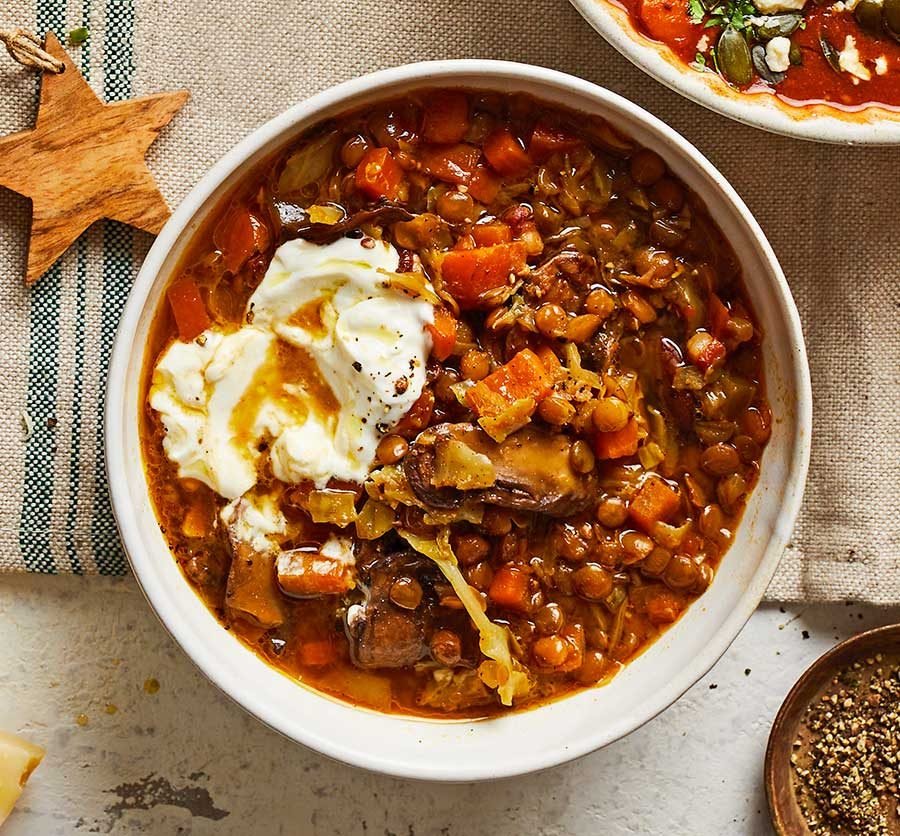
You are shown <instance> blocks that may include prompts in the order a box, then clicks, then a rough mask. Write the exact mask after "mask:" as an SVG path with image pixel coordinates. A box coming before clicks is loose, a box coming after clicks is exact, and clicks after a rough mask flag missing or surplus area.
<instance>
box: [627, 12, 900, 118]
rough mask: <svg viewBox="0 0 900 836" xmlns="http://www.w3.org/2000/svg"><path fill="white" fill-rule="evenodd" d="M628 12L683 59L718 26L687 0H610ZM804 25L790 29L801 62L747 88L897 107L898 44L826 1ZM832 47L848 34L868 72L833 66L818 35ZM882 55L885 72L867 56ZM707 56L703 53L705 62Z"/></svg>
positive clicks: (797, 99) (795, 99) (796, 99)
mask: <svg viewBox="0 0 900 836" xmlns="http://www.w3.org/2000/svg"><path fill="white" fill-rule="evenodd" d="M610 2H614V3H615V4H616V5H618V6H620V7H621V8H623V9H624V10H625V11H627V12H628V15H629V18H630V19H631V22H632V25H633V26H634V28H635V29H636V30H637V31H638V32H640V33H641V34H642V35H645V36H646V37H648V38H650V39H651V40H654V41H658V42H660V43H664V44H666V46H668V47H669V48H670V49H671V50H672V52H674V53H675V55H676V56H677V57H678V58H680V59H681V60H682V61H684V62H685V63H686V64H692V63H693V62H694V61H695V59H696V56H697V42H698V41H699V40H700V39H701V38H702V37H703V35H707V36H708V38H709V42H710V43H711V44H715V42H716V40H717V38H718V36H719V32H720V29H719V28H718V27H710V28H704V26H703V24H696V23H692V22H691V19H690V16H689V14H688V7H687V0H610ZM804 17H805V20H806V26H805V28H803V29H799V30H797V31H796V32H794V34H793V35H791V41H792V43H794V44H796V45H797V46H798V47H799V48H800V51H801V54H802V56H803V63H802V65H801V66H792V67H791V68H790V69H789V70H788V72H787V74H786V77H785V79H784V81H782V82H781V83H780V84H778V85H776V86H775V87H771V86H769V85H768V84H765V83H762V82H760V81H759V80H758V79H757V81H756V82H755V83H754V84H753V85H751V87H750V88H748V89H749V92H752V93H760V92H771V93H774V94H775V95H777V96H778V97H779V98H780V99H782V100H784V101H785V102H787V103H789V104H791V105H800V106H802V105H809V104H816V103H828V104H831V105H835V106H838V107H842V108H848V109H858V108H862V107H866V106H869V105H873V104H879V105H885V106H888V107H895V108H900V44H898V43H897V42H895V41H893V40H891V39H890V38H887V37H883V38H876V37H874V36H872V35H869V34H867V33H866V32H865V31H864V30H863V29H862V28H861V27H860V26H859V25H858V24H857V22H856V21H855V20H854V18H853V16H852V15H851V14H850V13H847V12H836V11H834V10H833V9H832V4H830V3H829V4H828V5H823V6H813V5H812V4H809V5H808V7H807V11H806V12H805V14H804ZM820 34H821V35H824V37H825V38H826V39H827V40H828V42H829V43H831V44H832V45H833V46H834V48H835V49H836V50H837V51H840V50H842V49H843V48H844V44H845V40H846V37H847V36H848V35H850V36H852V37H853V38H854V39H855V41H856V48H857V50H858V51H859V56H860V60H861V61H862V62H863V63H864V64H865V65H866V67H867V68H868V69H869V70H870V72H871V73H872V77H871V79H869V80H868V81H863V80H861V79H858V78H856V77H855V76H854V75H851V74H850V73H848V72H836V71H835V70H834V69H832V68H831V66H830V65H829V64H828V62H827V61H826V60H825V56H824V55H823V53H822V48H821V46H820V44H819V36H820ZM880 56H883V57H884V59H885V61H886V64H887V72H886V73H885V74H884V75H879V74H877V73H876V72H875V70H874V67H873V62H874V61H875V59H876V58H878V57H880ZM710 63H711V62H709V60H708V59H707V64H708V65H709V64H710Z"/></svg>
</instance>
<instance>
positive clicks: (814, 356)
mask: <svg viewBox="0 0 900 836" xmlns="http://www.w3.org/2000/svg"><path fill="white" fill-rule="evenodd" d="M598 2H600V0H598ZM11 25H21V26H28V27H31V28H32V29H34V30H36V31H40V32H43V31H45V30H47V29H53V30H54V31H56V32H57V34H59V35H60V36H64V35H65V34H66V33H67V32H68V31H69V30H70V29H72V28H75V27H77V26H85V27H87V28H88V29H89V30H90V38H89V39H88V41H87V43H86V44H85V45H84V46H83V47H80V48H79V49H73V50H72V51H73V54H75V55H76V58H77V59H80V61H81V65H82V67H83V70H84V72H85V74H86V75H88V76H89V78H90V81H91V83H92V84H93V86H94V88H95V89H96V90H97V92H98V93H99V94H100V95H102V96H103V97H105V98H106V99H108V100H109V99H119V98H125V97H129V96H133V95H140V94H145V93H150V92H154V91H160V90H175V89H180V88H186V89H188V90H190V91H191V95H192V99H191V101H190V103H189V104H188V105H187V107H186V108H185V109H184V110H183V111H182V112H181V113H180V114H179V115H178V116H177V117H176V118H175V120H174V121H173V122H172V124H171V125H170V126H169V127H168V128H167V129H166V130H165V131H164V132H163V134H162V135H161V137H160V139H159V140H158V141H157V142H156V144H155V145H154V146H152V147H151V149H150V154H149V157H148V159H149V161H150V165H151V168H152V169H153V170H154V172H155V174H156V175H157V177H158V179H159V182H160V185H161V188H162V191H163V194H165V195H166V197H167V198H168V199H169V201H170V203H173V204H174V203H176V202H177V201H178V200H179V199H181V198H182V197H183V196H184V195H185V194H186V192H187V191H188V190H189V189H190V187H191V186H192V185H193V184H194V183H195V182H196V181H197V179H198V178H199V176H200V175H201V174H202V173H203V171H205V170H206V169H207V168H208V167H209V166H210V164H211V163H213V162H214V161H215V160H216V159H217V158H218V157H219V156H221V154H222V153H223V152H224V151H226V150H227V149H228V148H229V147H230V146H232V145H233V144H234V143H235V142H236V141H237V140H239V139H240V138H241V137H243V136H245V135H246V134H247V133H248V132H249V131H251V130H252V129H253V128H254V127H256V126H257V125H259V124H260V123H262V122H263V121H265V120H267V119H269V118H271V117H272V116H274V115H276V114H277V113H279V112H280V111H282V110H284V109H285V108H287V107H289V106H290V105H292V104H294V103H296V102H297V101H300V100H302V99H303V98H305V97H306V96H308V95H310V94H311V93H313V92H316V91H318V90H321V89H323V88H324V87H327V86H328V85H330V84H333V83H335V82H337V81H342V80H344V79H347V78H350V77H352V76H355V75H359V74H360V73H363V72H368V71H371V70H375V69H379V68H381V67H386V66H392V65H396V64H402V63H406V62H409V61H418V60H425V59H434V58H464V57H467V58H471V57H475V58H478V57H487V58H501V59H507V60H512V61H524V62H529V63H534V64H542V65H544V66H548V67H553V68H555V69H559V70H563V71H565V72H569V73H573V74H575V75H579V76H582V77H583V78H586V79H588V80H590V81H593V82H596V83H598V84H602V85H604V86H606V87H609V88H611V89H613V90H615V91H616V92H619V93H622V94H623V95H625V96H626V97H628V98H629V99H632V100H633V101H636V102H638V103H639V104H641V105H643V106H644V107H646V108H647V109H648V110H650V111H651V112H653V113H655V114H656V115H658V116H660V117H661V118H662V119H664V120H665V121H667V122H668V123H669V124H671V125H672V126H673V127H675V128H676V129H677V130H679V131H681V132H682V133H683V134H685V135H686V136H687V137H688V138H689V139H690V140H691V141H692V142H694V143H695V144H696V145H697V146H698V147H699V148H700V149H701V151H703V152H704V153H705V154H707V155H708V156H709V157H710V158H711V159H712V161H713V162H714V163H715V164H716V165H717V166H718V167H719V168H720V169H721V170H722V171H723V173H724V174H725V175H726V176H727V177H728V178H729V179H730V180H731V182H732V183H733V184H734V185H735V187H736V188H737V189H738V191H739V192H740V193H741V194H742V195H743V197H744V199H745V200H746V201H747V202H748V204H749V205H750V208H751V210H753V212H754V213H755V214H756V216H757V218H758V219H759V220H760V222H761V224H762V225H763V227H764V229H765V230H766V232H767V234H768V235H769V238H770V240H771V241H772V244H773V246H774V247H775V250H776V252H777V253H778V256H779V258H780V259H781V262H782V265H783V266H784V268H785V272H786V273H787V276H788V279H789V281H790V282H791V285H792V288H793V291H794V295H795V298H796V299H797V304H798V306H799V308H800V313H801V316H802V318H803V320H804V329H805V334H806V338H807V345H808V348H809V354H810V363H811V365H812V374H813V389H814V394H815V398H816V419H815V421H816V424H815V433H814V444H813V453H812V463H811V470H810V479H809V484H808V486H807V492H806V503H805V506H804V510H803V513H802V515H801V520H800V523H799V525H798V527H797V532H796V537H795V540H794V543H793V545H792V547H791V548H790V549H789V550H788V552H787V554H786V555H785V558H784V560H783V561H782V565H781V568H780V570H779V574H778V576H777V577H776V579H775V582H774V583H773V585H772V587H771V588H770V590H769V595H770V597H772V598H776V599H781V600H838V599H846V598H852V599H856V600H868V601H873V602H880V603H890V602H895V603H896V602H897V601H900V572H898V568H900V522H898V519H900V514H898V509H900V410H898V405H900V328H898V311H900V282H898V272H900V236H898V235H897V234H896V221H895V219H896V209H897V206H898V197H897V195H898V178H897V167H896V154H897V152H896V150H891V149H865V148H838V147H830V146H821V145H814V144H810V143H803V142H799V141H795V140H789V139H785V138H782V137H776V136H772V135H769V134H765V133H762V132H760V131H757V130H754V129H752V128H748V127H745V126H743V125H740V124H737V123H735V122H731V121H729V120H726V119H724V118H722V117H719V116H716V115H714V114H712V113H710V112H708V111H706V110H704V109H702V108H700V107H699V106H697V105H694V104H692V103H690V102H688V101H686V100H685V99H682V98H680V97H679V96H678V95H676V94H675V93H672V92H670V91H668V90H666V89H664V88H662V87H661V86H660V85H658V84H657V83H656V82H654V81H652V80H651V79H650V78H648V77H647V76H646V75H644V74H643V73H642V72H641V71H640V70H639V69H637V68H635V67H633V66H632V65H630V64H629V63H628V62H627V61H626V60H625V59H624V58H622V57H621V56H619V55H618V54H617V53H616V52H615V51H614V50H612V49H611V48H610V47H609V46H608V45H607V44H606V43H605V42H604V41H603V40H602V39H600V38H599V36H597V35H596V34H595V33H594V31H593V30H592V29H591V28H590V27H589V26H588V25H587V24H586V23H585V22H584V21H583V20H582V19H581V18H580V17H579V15H578V14H577V13H576V12H575V11H574V10H573V8H572V7H571V6H570V5H569V3H568V2H566V0H531V2H530V3H524V4H523V3H522V2H521V0H491V2H487V0H453V1H452V2H450V0H429V2H423V0H393V2H391V3H390V4H386V3H382V2H379V0H356V2H354V3H347V2H345V0H257V2H255V3H247V2H245V0H216V2H201V0H5V2H3V3H2V5H0V26H11ZM34 104H35V79H34V76H33V74H32V73H30V72H28V71H26V70H23V69H21V68H19V67H18V66H17V65H14V64H12V63H11V62H6V61H2V60H0V133H7V132H10V131H14V130H20V129H23V128H26V127H29V126H30V124H31V121H32V119H33V116H34ZM27 222H28V205H27V203H26V201H24V200H22V199H21V198H18V197H16V196H15V195H11V194H10V193H8V192H0V304H2V308H0V309H2V311H3V314H4V316H5V319H6V321H5V327H4V328H2V329H0V364H2V369H0V371H2V374H3V383H4V385H3V387H2V389H0V441H2V443H0V533H2V538H3V539H2V541H0V571H2V570H7V571H9V570H13V571H15V570H23V569H28V570H33V571H43V572H85V573H92V572H100V573H117V572H122V571H124V570H125V563H124V561H123V558H122V555H121V552H120V549H119V546H118V544H117V539H116V532H115V526H114V523H113V521H112V517H111V515H110V512H109V503H108V499H107V492H106V484H105V477H104V471H103V462H102V433H101V429H100V424H101V409H102V398H103V388H104V375H105V370H106V363H107V360H108V356H109V350H110V344H111V342H112V339H113V334H114V330H115V326H116V319H117V317H118V315H119V312H120V310H121V308H122V304H123V301H124V299H125V296H126V295H127V293H128V288H129V286H130V284H131V282H132V281H133V277H134V275H135V273H136V271H137V269H138V266H139V265H140V263H141V260H142V258H143V256H144V254H145V253H146V250H147V247H148V246H149V243H150V239H149V237H148V236H146V235H144V234H142V233H136V232H132V231H131V230H129V229H127V228H124V227H122V226H119V225H117V224H113V223H106V224H101V225H97V226H96V227H94V228H93V229H91V230H90V231H89V232H88V233H87V234H86V235H84V236H83V237H82V239H81V240H80V241H79V242H78V244H77V245H76V246H75V247H74V248H73V249H72V250H71V251H70V252H69V253H68V254H67V255H66V256H65V257H64V258H63V259H62V260H61V261H60V263H59V264H58V265H57V266H56V267H54V268H53V269H52V270H51V271H50V272H49V274H48V275H47V276H45V277H44V278H43V279H42V280H41V281H40V282H39V283H38V284H37V285H36V286H35V288H34V289H33V290H30V291H27V290H26V289H25V288H24V287H23V285H22V283H21V278H20V277H21V275H22V272H23V269H24V262H25V251H26V234H27Z"/></svg>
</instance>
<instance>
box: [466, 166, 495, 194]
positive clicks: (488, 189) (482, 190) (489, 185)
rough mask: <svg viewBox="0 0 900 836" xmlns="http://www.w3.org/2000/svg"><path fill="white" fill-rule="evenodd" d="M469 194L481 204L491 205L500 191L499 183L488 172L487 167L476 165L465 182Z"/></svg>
mask: <svg viewBox="0 0 900 836" xmlns="http://www.w3.org/2000/svg"><path fill="white" fill-rule="evenodd" d="M467 185H468V187H469V194H470V195H472V197H474V198H475V200H480V201H481V202H482V203H493V201H494V198H495V197H497V192H499V191H500V181H499V180H498V179H497V177H496V175H494V174H491V172H490V171H488V169H487V166H483V165H478V166H476V167H475V170H474V171H473V172H472V174H471V176H470V177H469V179H468V181H467Z"/></svg>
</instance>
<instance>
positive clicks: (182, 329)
mask: <svg viewBox="0 0 900 836" xmlns="http://www.w3.org/2000/svg"><path fill="white" fill-rule="evenodd" d="M166 296H167V298H168V300H169V306H170V307H171V308H172V314H173V315H174V317H175V324H176V325H177V326H178V337H179V339H181V340H183V341H184V342H190V341H191V340H193V339H194V338H195V337H197V336H199V335H200V334H202V333H203V332H204V331H205V330H206V329H207V328H209V325H210V319H209V314H208V313H207V312H206V305H204V304H203V299H202V297H201V296H200V288H198V287H197V284H196V282H194V280H193V279H188V278H183V279H178V281H176V282H175V283H174V284H172V286H171V287H170V288H169V289H168V291H167V292H166Z"/></svg>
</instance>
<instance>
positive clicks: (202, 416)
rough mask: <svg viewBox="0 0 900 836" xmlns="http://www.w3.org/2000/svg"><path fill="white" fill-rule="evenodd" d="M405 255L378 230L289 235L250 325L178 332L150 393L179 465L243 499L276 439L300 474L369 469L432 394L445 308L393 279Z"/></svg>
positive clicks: (282, 461)
mask: <svg viewBox="0 0 900 836" xmlns="http://www.w3.org/2000/svg"><path fill="white" fill-rule="evenodd" d="M398 265H399V254H398V253H397V251H396V249H394V247H393V246H391V245H390V244H386V243H383V242H376V241H372V240H371V239H363V240H360V239H349V238H343V239H339V240H338V241H335V242H334V243H332V244H327V245H324V246H320V245H316V244H311V243H309V242H307V241H303V240H295V241H289V242H288V243H286V244H284V245H282V246H281V247H280V248H279V249H278V250H277V251H276V253H275V255H274V257H273V259H272V262H271V264H270V265H269V269H268V270H267V272H266V275H265V278H264V279H263V281H262V283H261V284H260V286H259V287H258V288H257V289H256V291H255V292H254V294H253V296H252V297H251V298H250V301H249V303H248V305H247V311H246V317H245V324H243V325H241V327H239V328H237V329H235V330H232V331H230V332H225V331H222V330H218V329H213V328H211V329H208V330H207V331H205V332H204V333H203V334H202V335H201V336H200V337H199V338H198V339H197V340H194V341H193V342H190V343H184V342H178V341H176V342H174V343H172V344H171V345H170V346H169V348H168V349H167V350H166V351H165V352H163V354H162V356H161V357H160V358H159V360H158V362H157V364H156V368H155V369H154V373H153V380H152V383H151V388H150V395H149V402H150V406H151V407H152V408H153V409H154V410H156V411H157V412H158V413H159V415H160V417H161V420H162V423H163V425H164V427H165V431H166V435H165V438H164V440H163V448H164V451H165V453H166V455H167V456H168V458H169V459H170V460H171V461H173V462H175V463H176V464H177V466H178V473H179V476H181V477H183V478H194V479H198V480H200V481H201V482H203V483H204V484H206V485H208V486H209V487H210V488H212V489H213V490H214V491H215V492H216V493H218V494H220V495H221V496H223V497H225V498H227V499H235V498H237V497H239V496H241V495H242V494H244V493H246V491H248V490H249V489H250V488H252V487H253V486H254V485H255V484H256V482H257V480H258V469H259V464H260V459H261V458H262V456H263V454H264V452H265V451H268V455H269V460H270V462H271V468H272V473H273V474H274V476H275V477H276V478H278V479H280V480H281V481H283V482H286V483H289V484H293V483H297V482H301V481H304V480H310V481H312V482H313V483H315V485H316V487H318V488H322V487H325V485H326V484H327V483H328V481H329V479H331V478H332V477H334V478H337V479H341V480H346V481H350V482H362V481H363V480H364V479H365V477H366V475H367V473H368V471H369V468H370V467H371V464H372V462H373V460H374V458H375V451H376V448H377V446H378V442H379V440H380V439H381V437H382V436H383V435H384V434H385V433H386V432H387V431H389V430H390V428H391V427H393V426H394V425H395V424H396V423H397V422H398V421H399V420H400V418H402V417H403V416H404V415H405V414H406V413H407V412H408V411H409V409H410V407H412V405H413V404H414V403H415V401H416V400H417V399H418V397H419V395H420V394H421V393H422V388H423V386H424V383H425V361H426V359H427V357H428V352H429V350H430V348H431V338H430V336H429V335H428V332H427V329H426V326H427V325H429V324H431V323H432V322H433V321H434V308H433V307H432V305H431V303H430V302H428V301H427V300H425V299H423V298H420V297H417V296H413V295H410V294H409V293H407V292H405V291H403V290H400V289H397V288H396V287H395V286H393V285H392V283H391V281H390V276H391V274H392V273H393V272H394V271H396V270H397V267H398ZM428 290H429V291H430V288H428Z"/></svg>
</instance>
